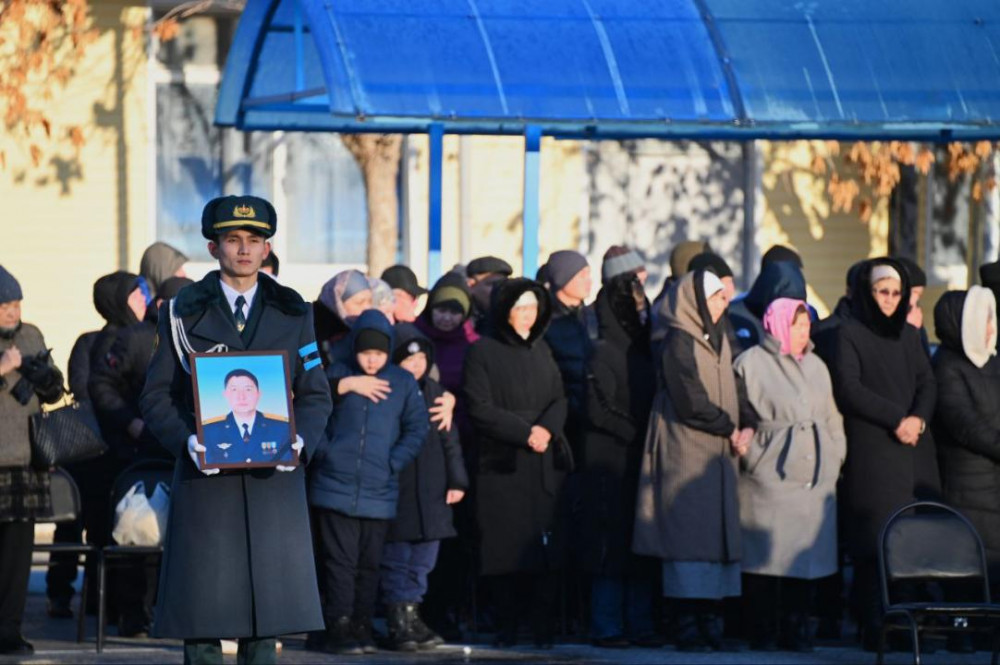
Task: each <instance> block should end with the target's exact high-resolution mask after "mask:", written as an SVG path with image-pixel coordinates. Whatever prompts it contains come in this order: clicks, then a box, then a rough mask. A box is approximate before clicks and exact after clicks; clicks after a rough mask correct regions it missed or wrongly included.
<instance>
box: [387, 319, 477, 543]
mask: <svg viewBox="0 0 1000 665" xmlns="http://www.w3.org/2000/svg"><path fill="white" fill-rule="evenodd" d="M401 329H402V330H403V331H406V332H411V333H412V334H411V335H409V336H408V335H406V334H405V332H404V333H402V334H401V332H400V331H401ZM396 330H397V346H402V345H405V344H406V343H408V342H409V341H411V340H412V338H413V336H415V335H419V336H421V337H423V335H421V333H420V332H419V331H417V329H416V328H415V327H414V326H412V325H409V324H397V325H396ZM407 337H410V339H406V338H407ZM428 360H429V361H431V360H432V358H428ZM430 365H431V362H428V367H429V366H430ZM419 383H420V389H421V391H422V392H423V394H424V402H425V403H426V405H427V408H428V409H430V408H431V407H433V406H434V400H436V399H437V398H439V397H441V396H442V395H444V388H443V387H442V386H441V384H440V383H438V382H437V381H435V380H434V379H431V378H429V377H428V376H427V375H426V373H425V374H424V378H423V379H421V380H420V381H419ZM468 489H469V476H468V473H467V472H466V470H465V462H464V460H463V459H462V446H461V444H460V443H459V440H458V426H457V424H455V423H452V427H451V430H450V431H447V432H442V431H441V430H439V429H438V428H437V423H431V426H430V430H429V431H428V432H427V440H426V441H424V445H423V447H422V448H421V449H420V455H419V456H418V457H417V459H416V460H414V461H413V463H412V464H410V465H409V466H407V467H406V468H405V469H403V471H402V473H400V474H399V506H398V508H397V510H396V519H394V520H393V521H392V524H391V525H390V526H389V534H388V536H387V537H386V540H387V541H389V542H396V541H410V542H417V541H419V542H425V541H429V540H442V539H444V538H452V537H454V536H455V535H456V532H455V527H454V525H453V524H452V508H451V506H449V505H448V504H447V503H446V502H445V496H446V495H447V493H448V490H462V491H463V492H464V491H467V490H468Z"/></svg>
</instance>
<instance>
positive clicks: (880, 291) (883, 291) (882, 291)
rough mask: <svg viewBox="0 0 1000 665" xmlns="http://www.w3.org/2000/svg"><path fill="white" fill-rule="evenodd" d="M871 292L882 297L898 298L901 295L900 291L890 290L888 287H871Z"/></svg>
mask: <svg viewBox="0 0 1000 665" xmlns="http://www.w3.org/2000/svg"><path fill="white" fill-rule="evenodd" d="M872 293H874V294H875V295H879V296H882V297H883V298H899V297H900V296H902V295H903V292H902V291H890V290H889V289H872Z"/></svg>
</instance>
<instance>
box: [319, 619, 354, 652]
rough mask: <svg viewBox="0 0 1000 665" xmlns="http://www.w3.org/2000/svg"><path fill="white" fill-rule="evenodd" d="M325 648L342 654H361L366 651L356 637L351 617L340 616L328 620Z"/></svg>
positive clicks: (327, 650)
mask: <svg viewBox="0 0 1000 665" xmlns="http://www.w3.org/2000/svg"><path fill="white" fill-rule="evenodd" d="M324 650H325V651H326V652H327V653H335V654H338V655H341V656H360V655H362V654H363V653H364V651H363V650H362V649H361V645H360V644H359V643H358V640H357V638H355V637H354V625H353V624H352V623H351V617H340V618H338V619H335V620H334V621H331V622H328V625H327V627H326V645H325V646H324Z"/></svg>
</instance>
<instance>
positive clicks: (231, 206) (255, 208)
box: [201, 196, 278, 240]
mask: <svg viewBox="0 0 1000 665" xmlns="http://www.w3.org/2000/svg"><path fill="white" fill-rule="evenodd" d="M236 229H246V230H247V231H254V232H256V233H259V234H260V235H262V236H264V237H265V238H270V237H271V236H273V235H274V232H275V231H277V229H278V214H277V213H276V212H275V211H274V206H273V205H271V204H270V203H268V202H267V201H265V200H264V199H262V198H260V197H257V196H220V197H219V198H217V199H212V200H211V201H209V202H208V203H206V204H205V209H204V210H203V211H202V213H201V235H203V236H205V237H206V238H207V239H209V240H215V239H216V238H218V237H219V234H220V233H225V232H226V231H235V230H236Z"/></svg>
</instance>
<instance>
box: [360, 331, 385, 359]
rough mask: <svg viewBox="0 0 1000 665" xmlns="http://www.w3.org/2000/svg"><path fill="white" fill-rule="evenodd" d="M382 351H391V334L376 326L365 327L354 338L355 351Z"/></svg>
mask: <svg viewBox="0 0 1000 665" xmlns="http://www.w3.org/2000/svg"><path fill="white" fill-rule="evenodd" d="M362 351H382V352H383V353H389V336H388V335H386V334H385V333H381V332H379V331H378V330H375V329H374V328H365V329H364V330H362V331H360V332H359V333H358V336H357V337H355V338H354V352H355V353H361V352H362Z"/></svg>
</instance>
